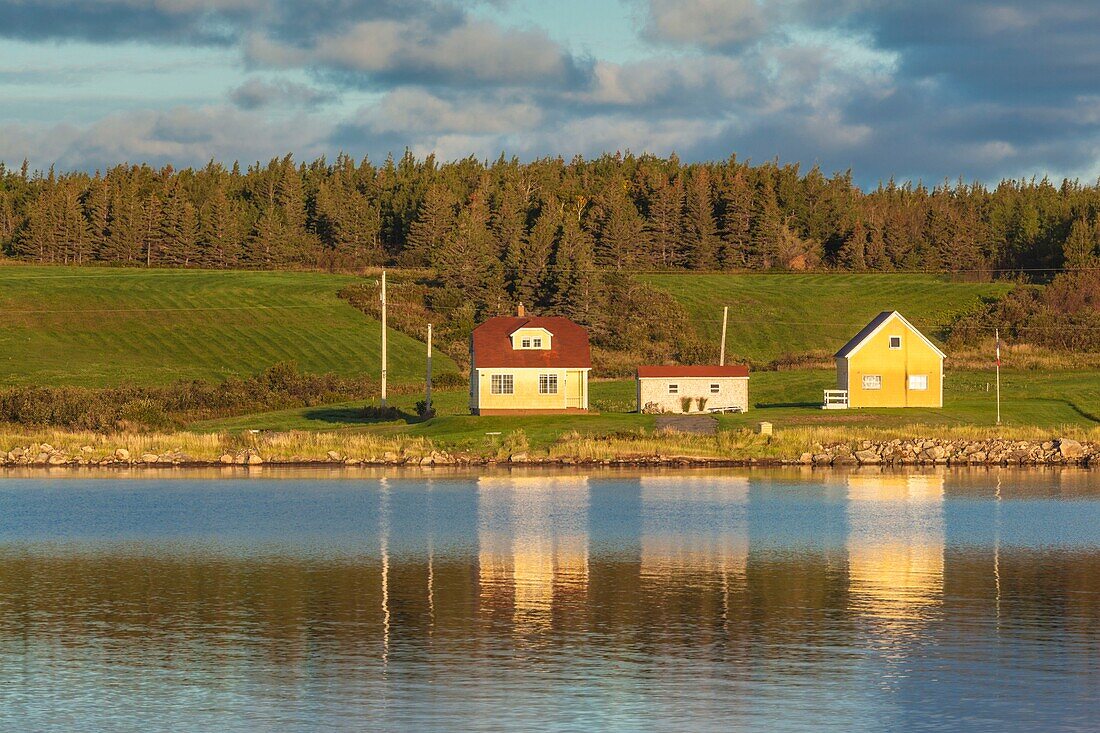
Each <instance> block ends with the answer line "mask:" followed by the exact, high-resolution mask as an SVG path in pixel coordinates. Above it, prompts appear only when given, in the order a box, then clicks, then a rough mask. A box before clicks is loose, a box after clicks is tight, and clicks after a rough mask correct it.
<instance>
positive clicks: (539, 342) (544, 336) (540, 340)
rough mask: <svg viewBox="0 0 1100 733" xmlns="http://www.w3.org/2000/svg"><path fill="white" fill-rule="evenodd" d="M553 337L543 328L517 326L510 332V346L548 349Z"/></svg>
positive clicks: (514, 347)
mask: <svg viewBox="0 0 1100 733" xmlns="http://www.w3.org/2000/svg"><path fill="white" fill-rule="evenodd" d="M553 338H554V334H552V333H550V332H549V331H547V330H546V329H545V328H519V329H516V330H515V331H514V332H513V333H512V348H513V349H536V350H538V349H541V350H544V351H549V349H550V344H551V341H552V340H553Z"/></svg>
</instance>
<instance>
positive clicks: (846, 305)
mask: <svg viewBox="0 0 1100 733" xmlns="http://www.w3.org/2000/svg"><path fill="white" fill-rule="evenodd" d="M641 279H642V280H644V281H646V282H648V283H650V284H652V285H655V286H657V287H660V288H662V289H664V290H667V291H668V292H669V293H671V294H672V296H673V297H675V298H676V299H677V300H678V301H680V302H681V303H682V304H683V305H684V307H685V308H687V310H688V312H689V313H690V314H691V315H692V317H693V318H694V320H695V323H696V328H697V330H698V332H699V335H700V336H701V337H702V338H704V339H706V340H708V341H711V342H713V343H717V342H718V341H719V340H720V338H721V332H722V307H723V306H727V305H728V306H729V308H730V314H729V331H728V333H727V337H726V338H727V341H726V343H727V345H726V348H727V349H728V352H727V353H729V354H733V355H735V356H736V357H737V358H740V359H744V360H749V361H750V362H752V363H754V364H760V363H766V362H769V361H771V360H773V359H775V358H777V357H779V356H782V355H784V354H791V353H793V354H799V353H806V352H813V351H818V352H822V351H824V352H829V353H830V354H831V353H833V352H835V351H836V350H837V349H839V348H840V347H841V346H843V345H844V343H845V342H846V341H848V339H849V338H851V337H852V336H853V335H854V334H855V333H856V332H857V331H859V329H860V328H862V327H863V326H864V325H866V323H867V322H868V321H870V320H871V319H872V318H873V317H874V316H876V315H877V314H878V313H879V312H881V311H884V310H898V311H901V314H902V315H904V316H905V317H906V318H907V319H909V320H910V321H911V322H912V323H913V324H914V325H915V326H917V328H920V329H922V330H924V331H925V333H926V334H927V335H929V336H931V337H935V335H936V333H937V331H938V330H939V329H940V328H942V327H943V326H944V325H945V324H947V323H949V322H950V321H951V320H952V319H953V317H954V316H956V315H957V314H959V313H961V312H964V311H966V310H968V309H970V308H973V307H974V306H976V305H978V303H979V302H980V298H981V297H982V296H1001V295H1004V294H1005V293H1006V292H1008V291H1009V290H1010V289H1011V287H1012V286H1011V285H1009V284H1006V283H956V282H951V281H950V279H948V278H946V277H940V276H935V275H911V274H896V275H891V274H862V275H853V274H836V275H833V274H828V275H798V274H792V275H743V274H730V275H646V276H643V277H642V278H641Z"/></svg>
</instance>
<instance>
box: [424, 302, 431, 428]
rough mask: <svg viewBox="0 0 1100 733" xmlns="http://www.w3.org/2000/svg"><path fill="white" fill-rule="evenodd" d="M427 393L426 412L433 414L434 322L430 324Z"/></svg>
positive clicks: (426, 413) (425, 400)
mask: <svg viewBox="0 0 1100 733" xmlns="http://www.w3.org/2000/svg"><path fill="white" fill-rule="evenodd" d="M427 385H428V389H427V394H426V396H425V398H424V402H425V408H424V414H425V415H431V414H432V324H430V323H429V324H428V379H427Z"/></svg>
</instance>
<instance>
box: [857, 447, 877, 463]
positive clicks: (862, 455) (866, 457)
mask: <svg viewBox="0 0 1100 733" xmlns="http://www.w3.org/2000/svg"><path fill="white" fill-rule="evenodd" d="M856 460H857V461H859V462H860V463H861V464H871V463H879V462H880V461H881V460H882V459H881V458H879V455H878V453H875V451H873V450H871V449H870V448H866V449H864V450H861V451H856Z"/></svg>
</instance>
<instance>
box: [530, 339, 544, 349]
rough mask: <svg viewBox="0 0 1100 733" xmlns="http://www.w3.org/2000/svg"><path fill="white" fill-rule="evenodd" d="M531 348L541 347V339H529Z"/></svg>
mask: <svg viewBox="0 0 1100 733" xmlns="http://www.w3.org/2000/svg"><path fill="white" fill-rule="evenodd" d="M531 348H532V349H541V348H542V339H531Z"/></svg>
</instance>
